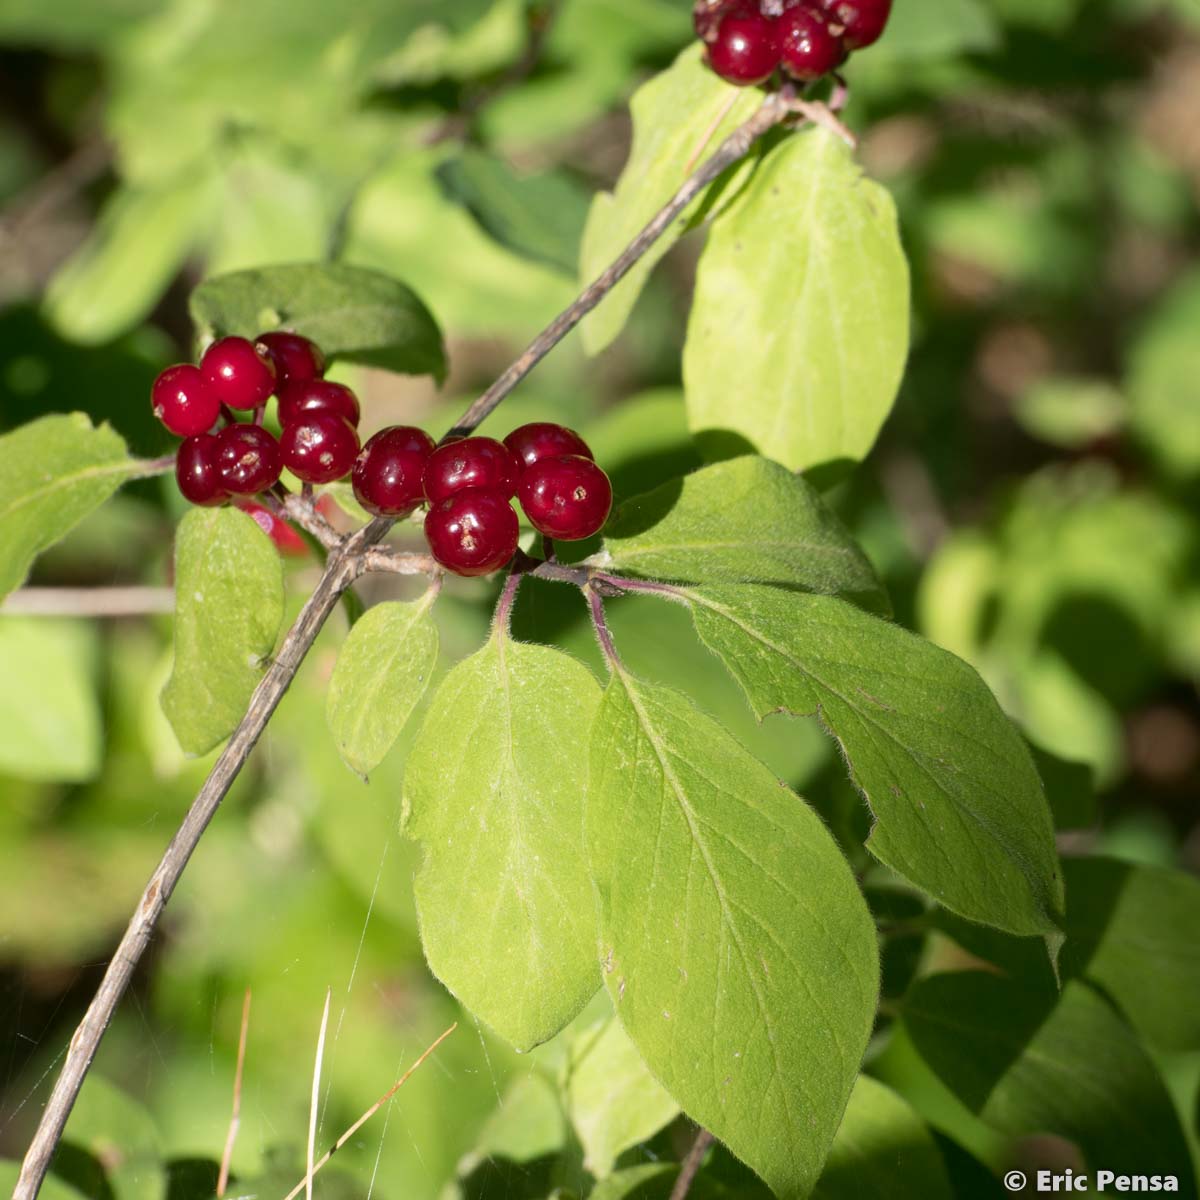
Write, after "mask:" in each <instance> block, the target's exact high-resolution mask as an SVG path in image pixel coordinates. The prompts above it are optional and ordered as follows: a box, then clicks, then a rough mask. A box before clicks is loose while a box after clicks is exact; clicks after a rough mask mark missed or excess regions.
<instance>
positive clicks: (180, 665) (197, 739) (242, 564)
mask: <svg viewBox="0 0 1200 1200" xmlns="http://www.w3.org/2000/svg"><path fill="white" fill-rule="evenodd" d="M282 621H283V567H282V565H281V564H280V561H279V555H278V553H277V552H276V550H275V547H274V546H273V545H272V544H271V541H270V539H269V538H265V537H263V535H262V530H261V529H259V527H258V526H257V525H256V524H255V523H254V520H253V519H252V518H251V517H248V516H247V515H246V514H245V513H244V512H240V511H239V510H238V509H236V508H216V509H212V508H210V509H193V510H192V511H191V512H189V513H188V514H187V516H186V517H184V518H183V521H182V522H181V523H180V525H179V532H178V534H177V536H176V541H175V664H174V667H173V668H172V670H171V678H170V679H169V680H167V686H166V687H165V688H164V689H163V695H162V705H163V711H164V712H165V713H166V714H167V719H168V720H169V721H170V722H171V726H172V728H173V729H174V730H175V736H176V737H178V738H179V744H180V745H181V746H182V747H183V748H184V750H186V751H187V752H188V753H189V754H204V753H205V752H207V751H209V750H211V749H212V748H213V747H214V746H215V745H217V744H218V743H219V742H221V741H222V740H224V739H225V738H226V737H227V736H228V735H229V734H230V733H231V732H232V731H233V729H234V728H235V727H236V725H237V723H238V722H239V721H240V720H241V719H242V716H243V715H244V714H245V711H246V706H247V704H248V703H249V701H250V697H251V695H252V694H253V692H254V689H255V688H256V687H257V686H258V682H259V680H260V679H261V678H262V676H263V673H264V671H265V670H266V666H267V662H268V659H269V658H270V655H271V652H272V651H273V650H274V648H275V638H276V637H277V635H278V633H279V626H280V624H281V623H282Z"/></svg>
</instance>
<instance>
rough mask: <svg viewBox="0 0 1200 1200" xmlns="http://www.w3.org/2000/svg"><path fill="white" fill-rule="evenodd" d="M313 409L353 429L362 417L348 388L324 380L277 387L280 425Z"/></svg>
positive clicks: (301, 417) (356, 400) (292, 422)
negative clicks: (338, 419) (340, 419)
mask: <svg viewBox="0 0 1200 1200" xmlns="http://www.w3.org/2000/svg"><path fill="white" fill-rule="evenodd" d="M316 412H326V413H333V415H334V416H337V417H341V418H342V420H343V421H348V422H349V423H350V424H351V425H353V426H355V427H356V428H357V426H358V422H359V419H360V417H361V416H362V411H361V409H360V408H359V407H358V397H357V396H355V394H354V393H353V392H352V391H351V390H350V389H349V388H348V387H345V386H344V385H342V384H340V383H331V382H330V381H329V380H328V379H306V380H302V381H301V382H300V383H289V384H287V385H286V386H285V387H281V388H280V389H279V423H280V424H281V425H284V426H287V425H294V424H295V423H296V422H297V421H302V420H304V418H305V417H308V416H310V415H311V414H312V413H316Z"/></svg>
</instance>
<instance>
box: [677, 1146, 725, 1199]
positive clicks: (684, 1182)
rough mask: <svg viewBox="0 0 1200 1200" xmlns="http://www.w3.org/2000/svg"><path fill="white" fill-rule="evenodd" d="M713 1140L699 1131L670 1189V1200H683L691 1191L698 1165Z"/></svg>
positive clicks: (698, 1168)
mask: <svg viewBox="0 0 1200 1200" xmlns="http://www.w3.org/2000/svg"><path fill="white" fill-rule="evenodd" d="M714 1140H715V1139H714V1138H713V1135H712V1134H711V1133H709V1132H708V1130H707V1129H701V1130H700V1132H699V1133H697V1134H696V1140H695V1141H694V1142H693V1143H692V1148H691V1149H690V1150H689V1151H688V1156H687V1158H685V1159H684V1160H683V1166H682V1167H680V1169H679V1176H678V1178H677V1179H676V1180H675V1186H674V1187H673V1188H672V1189H671V1200H684V1198H685V1197H686V1196H687V1194H688V1192H690V1191H691V1190H692V1183H693V1182H694V1181H695V1178H696V1175H697V1174H698V1173H699V1170H700V1164H701V1163H702V1162H703V1161H704V1156H705V1155H706V1154H707V1153H708V1148H709V1146H711V1145H712V1144H713V1141H714Z"/></svg>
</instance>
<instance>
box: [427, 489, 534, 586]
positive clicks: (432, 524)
mask: <svg viewBox="0 0 1200 1200" xmlns="http://www.w3.org/2000/svg"><path fill="white" fill-rule="evenodd" d="M520 532H521V525H520V522H519V521H518V520H517V514H516V513H515V512H514V511H513V507H512V505H511V504H510V503H509V501H508V497H507V496H506V495H505V494H504V493H503V492H501V491H499V490H497V489H496V488H467V489H466V490H465V491H461V492H456V493H455V494H454V495H453V496H451V497H450V498H449V499H447V500H443V501H441V503H439V504H435V505H434V506H433V507H432V508H431V509H430V510H429V512H428V514H427V515H426V517H425V537H426V538H427V539H428V541H429V549H430V550H431V551H432V553H433V557H434V558H436V559H437V560H438V562H440V563H441V564H442V566H443V567H445V568H446V570H448V571H453V572H454V573H455V574H456V575H490V574H491V573H492V572H493V571H498V570H499V569H500V568H501V567H502V566H504V564H505V563H507V562H508V561H509V559H511V558H512V556H513V555H514V554H515V553H516V552H517V537H518V536H519V534H520Z"/></svg>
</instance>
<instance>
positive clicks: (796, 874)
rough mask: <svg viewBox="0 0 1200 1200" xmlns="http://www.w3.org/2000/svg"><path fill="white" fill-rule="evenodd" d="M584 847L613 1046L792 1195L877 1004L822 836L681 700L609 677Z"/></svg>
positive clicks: (832, 1117)
mask: <svg viewBox="0 0 1200 1200" xmlns="http://www.w3.org/2000/svg"><path fill="white" fill-rule="evenodd" d="M587 837H588V846H589V852H590V858H591V865H592V872H593V875H594V878H595V883H596V892H597V896H598V899H599V907H600V936H601V953H602V963H603V968H604V980H605V984H606V986H607V988H608V991H609V994H610V996H611V997H612V1000H613V1005H614V1007H615V1009H616V1012H617V1015H618V1017H619V1019H620V1021H621V1024H622V1025H623V1026H624V1028H625V1031H626V1032H627V1033H628V1034H629V1036H630V1038H631V1039H632V1040H633V1042H634V1044H635V1045H636V1046H637V1048H638V1051H639V1053H640V1054H641V1056H642V1058H643V1059H644V1060H645V1062H646V1064H647V1066H648V1067H649V1068H650V1070H651V1071H652V1072H653V1073H654V1075H655V1076H656V1077H657V1078H658V1079H659V1081H660V1082H661V1083H662V1084H663V1085H664V1086H665V1087H666V1088H667V1090H668V1091H669V1092H670V1093H671V1095H672V1096H674V1097H675V1099H676V1100H677V1101H678V1102H679V1104H680V1105H681V1106H682V1108H683V1110H684V1111H685V1112H686V1113H687V1114H688V1115H689V1116H690V1117H692V1118H693V1119H694V1120H695V1121H697V1122H699V1123H700V1124H702V1125H704V1126H705V1127H707V1128H708V1129H711V1130H712V1132H713V1133H714V1134H715V1135H716V1136H717V1137H718V1138H720V1139H721V1140H722V1141H723V1142H725V1143H726V1144H727V1145H728V1146H729V1148H730V1150H732V1151H733V1153H734V1154H736V1155H737V1156H738V1157H739V1158H741V1159H743V1160H744V1161H745V1162H746V1163H747V1164H748V1165H749V1166H751V1167H752V1168H753V1169H754V1170H755V1171H757V1172H758V1173H759V1174H760V1175H761V1176H762V1177H763V1178H764V1179H765V1180H766V1182H767V1183H768V1184H769V1185H770V1186H771V1188H772V1189H773V1190H774V1191H775V1192H776V1194H777V1195H779V1196H781V1197H793V1196H795V1197H798V1196H804V1195H807V1193H808V1192H809V1191H810V1190H811V1188H812V1186H813V1184H814V1183H815V1182H816V1178H817V1176H818V1174H819V1173H820V1170H821V1165H822V1163H823V1162H824V1160H825V1155H826V1153H827V1151H828V1149H829V1146H830V1144H831V1143H832V1141H833V1137H834V1134H835V1132H836V1131H837V1127H838V1124H839V1123H840V1121H841V1118H842V1113H843V1111H844V1109H845V1106H846V1101H847V1099H848V1098H849V1096H850V1090H851V1087H852V1086H853V1083H854V1079H855V1076H856V1075H857V1073H858V1067H859V1063H860V1061H861V1058H862V1054H863V1050H864V1048H865V1046H866V1042H867V1037H868V1034H869V1032H870V1029H871V1025H872V1021H873V1019H874V1014H875V1005H876V1001H877V999H878V988H879V976H878V964H877V956H876V946H875V932H874V926H873V925H872V922H871V919H870V916H869V914H868V912H867V907H866V904H865V903H864V901H863V898H862V895H861V894H860V892H859V890H858V887H857V886H856V884H855V881H854V877H853V875H852V874H851V872H850V869H849V867H848V866H847V865H846V862H845V860H844V859H843V858H842V856H841V853H840V852H839V851H838V848H837V846H836V844H835V843H834V841H833V839H832V837H831V836H830V835H829V833H828V831H827V830H826V829H825V826H824V825H823V824H822V823H821V821H820V820H819V819H818V818H817V817H816V816H815V815H814V814H813V813H812V812H811V811H810V810H809V809H808V808H807V807H806V806H805V804H804V803H803V802H802V801H801V800H800V799H799V798H798V797H797V796H795V795H794V794H793V793H792V792H790V791H789V790H788V789H787V788H786V787H785V786H784V785H783V784H781V783H780V782H779V781H778V780H777V779H776V778H775V777H774V776H773V775H772V774H771V772H770V771H768V770H767V769H766V768H765V767H764V766H762V764H761V763H759V762H758V761H757V760H756V759H754V758H752V757H751V756H750V755H749V754H747V753H746V752H745V751H744V750H743V749H742V748H741V747H740V746H739V745H738V744H737V743H736V742H735V741H734V740H733V739H732V738H731V737H730V736H729V735H728V734H727V733H726V732H725V731H724V730H723V729H722V728H721V727H720V726H719V725H717V724H716V723H715V722H714V721H712V720H711V719H710V718H708V717H706V716H704V715H703V714H702V713H701V712H699V711H698V710H697V709H696V708H695V707H694V706H693V705H692V704H691V702H690V701H689V700H687V699H686V698H685V697H684V696H682V695H680V694H679V693H677V692H673V691H670V690H668V689H665V688H661V687H655V686H652V685H648V684H644V683H641V682H639V681H637V680H635V679H632V678H631V677H629V676H628V675H626V674H625V673H624V672H623V671H620V670H618V671H617V672H616V673H615V674H614V676H613V678H612V681H611V683H610V684H609V687H608V689H607V691H606V692H605V696H604V700H603V702H602V704H601V706H600V710H599V713H598V715H597V718H596V726H595V729H594V731H593V734H592V744H591V767H590V781H589V786H588V803H587Z"/></svg>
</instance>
